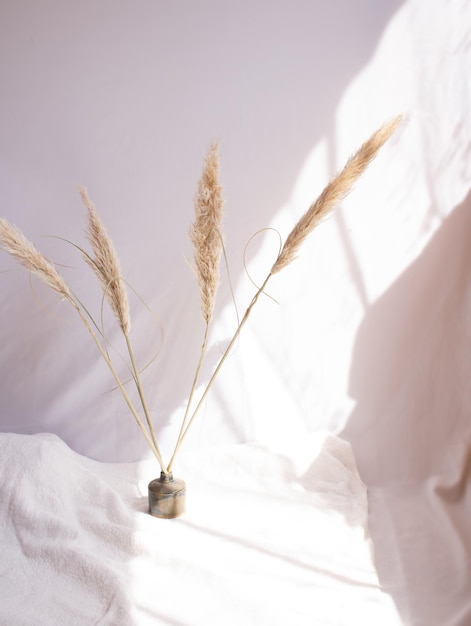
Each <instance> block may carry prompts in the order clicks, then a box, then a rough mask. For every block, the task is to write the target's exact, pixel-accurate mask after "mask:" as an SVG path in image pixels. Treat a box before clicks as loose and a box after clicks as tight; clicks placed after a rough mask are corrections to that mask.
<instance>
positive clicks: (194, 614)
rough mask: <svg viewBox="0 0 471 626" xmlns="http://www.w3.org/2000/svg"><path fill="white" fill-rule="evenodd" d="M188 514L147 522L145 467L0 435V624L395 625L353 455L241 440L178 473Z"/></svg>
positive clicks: (41, 439)
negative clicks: (291, 450) (286, 450)
mask: <svg viewBox="0 0 471 626" xmlns="http://www.w3.org/2000/svg"><path fill="white" fill-rule="evenodd" d="M180 469H181V471H182V472H183V473H184V478H185V479H186V483H187V512H186V513H185V514H184V515H183V516H182V517H180V518H178V519H174V520H161V519H157V518H154V517H152V516H150V515H149V513H148V512H147V510H148V502H147V484H148V482H149V481H150V480H151V479H153V478H154V477H155V473H156V464H155V463H154V462H153V461H145V462H140V463H139V462H138V463H129V464H125V463H123V464H113V463H109V464H107V463H100V462H97V461H92V460H90V459H87V458H85V457H83V456H80V455H79V454H77V453H75V452H73V451H72V450H70V448H68V447H67V446H66V444H65V443H64V442H62V441H61V440H60V439H59V438H58V437H57V436H55V435H45V434H43V435H13V434H11V435H8V434H3V435H1V437H0V473H1V475H2V481H1V489H0V523H1V528H2V533H1V538H0V548H1V553H2V559H1V564H0V585H1V589H2V599H1V602H0V623H2V624H15V626H30V625H31V624H35V626H52V625H55V624H68V625H70V626H75V625H76V626H81V625H83V624H102V625H103V626H106V625H109V626H118V625H120V626H121V625H122V626H127V625H129V626H141V625H143V626H144V625H151V624H191V625H192V626H197V625H201V626H203V625H208V624H225V625H228V626H229V625H234V626H235V625H240V624H254V625H255V624H258V625H266V626H275V625H277V624H279V625H280V626H285V625H286V624H297V625H298V624H299V625H301V624H303V625H304V624H305V625H306V626H308V625H309V626H310V625H312V624H325V625H330V624H332V626H333V625H337V624H351V625H355V624H358V626H360V625H361V626H367V625H369V624H371V626H376V625H377V624H382V625H384V626H395V625H397V624H400V621H398V617H397V612H396V609H395V607H394V604H393V602H392V600H391V598H390V597H389V596H388V594H386V593H384V592H383V591H381V589H380V587H379V584H378V579H377V575H376V571H375V567H374V562H373V553H372V544H371V540H370V537H369V531H368V510H367V498H366V489H365V486H364V484H363V483H362V481H361V479H360V477H359V475H358V471H357V469H356V465H355V461H354V458H353V454H352V452H351V448H350V446H349V445H348V444H347V443H345V442H343V441H341V440H340V439H338V438H336V437H334V436H332V435H329V434H326V433H319V434H317V435H316V436H314V437H312V436H311V437H309V438H306V440H305V441H304V442H298V445H297V455H296V457H295V458H292V459H290V458H289V457H284V458H283V457H280V456H277V455H273V454H269V453H267V451H265V450H263V449H262V448H260V447H257V446H250V445H248V444H242V445H239V446H227V447H225V448H222V449H215V450H213V451H206V453H204V454H195V455H193V456H192V457H191V459H188V460H187V463H186V466H185V465H182V466H181V468H180Z"/></svg>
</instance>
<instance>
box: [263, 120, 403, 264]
mask: <svg viewBox="0 0 471 626" xmlns="http://www.w3.org/2000/svg"><path fill="white" fill-rule="evenodd" d="M401 119H402V118H401V117H400V116H399V117H396V118H395V119H393V120H392V121H391V122H388V123H386V124H384V125H383V126H382V127H381V128H380V129H379V130H377V131H376V132H375V133H373V135H372V136H371V137H370V138H369V139H368V140H367V141H366V142H365V143H364V144H363V145H362V146H361V148H360V149H359V150H358V151H357V152H356V153H355V154H354V155H353V156H352V157H351V158H350V159H349V160H348V161H347V164H346V165H345V167H344V168H343V170H342V171H341V172H340V174H337V176H335V177H334V178H333V179H332V180H331V181H330V182H329V183H328V185H327V186H326V187H325V188H324V190H323V191H322V193H321V195H320V196H319V197H318V198H317V200H316V201H315V202H313V204H311V206H310V207H309V209H308V210H307V211H306V213H305V214H304V215H303V216H302V217H301V219H300V220H299V221H298V223H297V224H296V225H295V227H294V228H293V230H292V231H291V232H290V234H289V235H288V237H287V239H286V241H285V243H284V246H283V248H282V250H281V252H280V255H279V256H278V259H277V260H276V261H275V263H274V264H273V267H272V268H271V274H276V272H279V271H280V270H281V269H283V268H284V267H286V265H288V264H289V263H291V261H293V260H294V258H295V256H296V253H297V251H298V249H299V247H300V245H301V244H302V243H303V241H304V240H305V239H306V237H307V236H308V235H309V234H310V233H311V232H312V231H313V230H314V228H315V227H316V226H317V225H318V224H319V223H320V222H321V221H322V220H323V218H324V217H326V216H327V215H328V214H329V213H330V212H331V211H332V210H333V209H334V208H335V207H336V206H337V205H338V204H339V202H341V201H342V200H343V199H344V198H345V196H346V195H347V194H348V193H349V191H350V190H351V188H352V186H353V184H354V183H355V181H356V180H358V178H359V177H360V176H361V175H362V174H363V172H364V171H365V169H366V167H367V166H368V165H369V163H370V162H371V161H372V160H373V158H374V157H375V156H376V154H377V152H378V150H379V149H380V148H381V146H383V145H384V144H385V143H386V141H387V140H388V139H389V137H391V135H392V134H393V133H394V131H395V130H396V128H397V127H398V125H399V123H400V121H401Z"/></svg>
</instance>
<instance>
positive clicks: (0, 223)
mask: <svg viewBox="0 0 471 626" xmlns="http://www.w3.org/2000/svg"><path fill="white" fill-rule="evenodd" d="M0 245H1V246H2V248H3V249H4V250H5V252H8V253H9V254H11V255H12V256H13V257H15V258H16V259H17V260H18V261H19V262H20V263H21V264H22V265H23V266H24V267H25V268H26V269H27V270H29V271H30V272H33V273H34V274H36V275H37V276H39V278H41V279H42V280H43V281H44V282H45V283H47V284H48V285H49V287H52V289H54V291H57V292H58V293H60V294H61V295H62V296H64V297H65V298H67V299H70V297H71V295H70V291H69V288H68V286H67V284H66V283H65V281H64V279H63V278H62V276H61V275H60V274H59V272H58V271H57V270H56V268H55V267H54V265H53V264H52V263H51V262H50V261H48V260H47V259H46V257H45V256H43V255H42V254H41V253H40V252H38V250H36V248H35V247H34V245H33V244H32V243H31V242H30V241H29V240H28V239H27V238H26V237H25V236H24V235H23V233H22V232H21V230H19V228H17V227H16V226H13V224H10V223H9V222H8V221H7V220H5V219H3V218H1V219H0Z"/></svg>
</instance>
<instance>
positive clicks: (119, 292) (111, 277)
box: [79, 187, 131, 335]
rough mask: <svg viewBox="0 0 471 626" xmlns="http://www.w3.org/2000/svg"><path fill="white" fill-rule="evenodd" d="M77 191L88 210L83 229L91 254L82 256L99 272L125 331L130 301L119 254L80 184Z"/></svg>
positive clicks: (96, 272)
mask: <svg viewBox="0 0 471 626" xmlns="http://www.w3.org/2000/svg"><path fill="white" fill-rule="evenodd" d="M79 191H80V195H81V196H82V200H83V203H84V205H85V207H86V209H87V211H88V224H87V231H86V232H87V238H88V240H89V242H90V244H91V246H92V250H93V254H94V257H93V258H91V257H89V256H87V255H84V259H85V261H86V262H87V263H88V265H90V267H91V268H92V269H93V271H94V272H95V274H96V275H97V276H98V279H99V281H100V283H101V285H102V287H103V290H104V293H105V296H106V299H107V300H108V303H109V305H110V307H111V309H112V311H113V312H114V314H115V315H116V318H117V320H118V322H119V324H120V326H121V328H122V330H123V332H124V334H125V335H128V334H129V331H130V329H131V320H130V314H129V303H128V296H127V291H126V287H125V284H124V281H123V279H122V277H121V269H120V265H119V261H118V256H117V254H116V252H115V249H114V246H113V242H112V241H111V239H110V237H109V235H108V233H107V232H106V229H105V227H104V225H103V222H102V221H101V219H100V217H99V215H98V213H97V211H96V209H95V207H94V206H93V204H92V203H91V201H90V198H89V197H88V193H87V190H86V189H85V188H84V187H80V188H79Z"/></svg>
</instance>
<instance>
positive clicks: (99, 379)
mask: <svg viewBox="0 0 471 626" xmlns="http://www.w3.org/2000/svg"><path fill="white" fill-rule="evenodd" d="M470 28H471V7H470V5H469V2H467V1H466V0H451V1H449V2H446V1H445V0H408V1H405V2H399V1H389V0H387V1H383V2H381V3H379V2H372V1H368V0H352V1H351V2H342V1H340V0H336V1H333V2H329V3H323V2H307V1H301V0H298V1H297V2H295V3H292V2H268V1H267V2H262V1H259V2H255V3H248V2H247V3H238V4H234V3H230V2H212V1H204V2H198V3H191V2H183V3H182V2H179V3H164V2H147V1H140V2H138V3H125V2H111V1H102V2H100V3H93V2H88V1H85V2H81V3H71V2H65V3H64V2H58V1H57V0H42V1H41V2H37V3H36V2H28V1H22V0H20V1H15V2H13V0H11V1H4V2H2V3H1V6H0V31H1V32H0V51H1V54H0V79H1V82H0V84H1V85H2V88H1V89H2V115H1V119H0V183H1V187H2V201H1V204H2V209H1V213H2V215H3V216H5V217H7V218H9V219H10V220H12V221H14V222H15V223H16V224H17V225H18V226H20V227H21V228H22V229H23V230H24V231H25V233H26V234H27V235H28V236H29V237H30V238H31V239H33V240H34V241H35V242H36V244H37V245H38V247H39V248H40V249H41V250H42V251H43V252H44V253H45V254H47V255H49V256H50V257H52V258H54V259H55V260H57V261H58V262H59V263H61V264H62V265H63V266H64V268H63V272H64V274H65V275H66V276H67V278H68V279H69V280H70V281H71V283H72V284H73V287H74V289H75V290H76V291H77V292H78V293H79V294H80V295H81V297H82V298H83V299H85V300H86V301H87V304H88V305H89V306H90V307H91V308H92V309H93V310H94V311H95V313H97V314H98V315H99V309H100V300H99V293H98V291H97V289H96V287H95V285H94V279H93V277H91V276H90V275H89V273H87V271H86V270H85V269H84V268H83V266H82V265H81V261H80V258H79V255H77V253H76V252H75V251H74V250H73V249H72V248H70V246H68V245H67V244H65V243H64V242H62V241H58V240H55V239H48V238H45V237H44V236H45V235H59V236H62V237H65V238H67V239H71V240H73V241H75V242H77V243H80V244H83V242H84V238H83V233H82V230H83V217H82V214H83V211H82V208H81V205H80V199H79V197H78V194H77V192H76V188H77V185H78V184H80V183H81V184H84V185H85V186H87V188H88V190H89V192H90V194H91V196H92V199H93V200H94V202H95V204H96V206H97V209H98V210H99V212H100V214H101V216H102V217H103V220H104V221H105V223H106V224H107V226H108V229H109V231H110V234H111V235H112V237H113V240H114V242H115V245H116V248H117V250H118V252H119V256H120V259H121V263H122V266H123V271H124V273H125V275H126V277H127V279H128V280H129V282H130V284H131V285H132V286H133V287H134V288H135V289H136V290H137V291H138V292H139V294H141V295H142V297H143V298H144V299H145V301H146V303H147V304H148V305H149V306H150V307H151V308H152V310H153V311H154V312H155V314H156V316H157V317H158V320H159V323H158V324H157V323H156V321H155V319H154V318H153V317H152V316H151V315H149V314H148V312H147V311H146V309H145V308H144V307H142V306H141V304H140V302H139V300H138V299H137V298H134V299H133V301H132V307H133V336H132V338H133V341H134V344H135V348H136V352H137V354H138V355H139V357H140V359H142V361H141V362H143V363H145V362H146V361H147V360H148V359H149V358H150V357H151V356H152V355H154V353H155V352H156V351H159V357H158V360H157V361H156V362H155V365H154V366H153V367H152V368H149V370H147V371H146V375H145V383H146V386H147V389H148V394H149V402H150V405H151V408H152V412H153V416H154V418H155V423H156V425H157V430H158V432H159V435H160V437H161V440H162V442H163V449H164V452H165V454H168V453H169V452H170V451H171V444H172V443H173V441H174V439H175V434H176V429H177V425H178V421H179V419H180V418H181V416H182V413H183V409H184V401H185V397H186V395H187V393H188V390H189V387H190V384H191V380H192V376H193V371H194V367H195V361H196V358H197V354H198V350H199V346H200V343H201V339H202V330H203V329H202V322H201V320H200V316H199V298H198V293H197V288H196V285H195V280H194V277H193V276H192V274H191V271H190V270H189V269H188V263H187V259H188V258H189V257H191V248H190V244H189V240H188V234H187V233H188V228H189V225H190V223H191V220H192V198H193V194H194V191H195V188H196V181H197V179H198V176H199V173H200V170H201V164H202V160H203V157H204V154H205V151H206V149H207V147H208V145H209V143H210V142H211V141H212V140H213V139H214V138H219V139H220V142H221V150H222V168H223V182H224V186H225V194H226V197H227V205H226V219H225V231H226V236H225V241H226V248H227V256H228V261H229V267H230V275H231V280H232V284H233V286H234V290H235V298H236V302H237V306H238V309H239V312H241V311H243V310H244V307H245V305H246V304H247V303H248V302H249V301H250V299H251V297H252V295H253V287H252V285H251V283H250V280H249V279H248V277H247V276H246V274H245V271H244V262H243V253H244V248H245V246H246V244H247V242H248V240H249V238H250V237H251V236H252V234H253V233H255V232H256V231H257V230H259V229H261V228H264V227H266V226H271V227H274V228H277V229H278V230H279V231H280V233H281V234H282V236H285V235H286V234H287V232H288V231H289V230H290V228H291V227H292V225H293V224H294V222H295V221H296V219H297V218H298V217H299V216H300V215H301V213H302V212H303V211H304V210H305V208H306V207H307V205H308V204H309V202H310V201H311V200H312V199H313V198H314V197H315V195H316V194H317V193H318V192H319V191H320V190H321V189H322V186H323V185H324V184H325V182H327V180H328V178H329V176H330V175H331V174H333V173H334V171H336V170H337V169H338V168H339V167H341V166H342V165H343V163H344V161H345V159H346V158H347V157H348V156H349V154H350V153H351V152H352V151H353V150H354V149H356V148H357V147H358V146H359V144H360V143H361V142H362V141H363V140H364V139H365V138H366V137H367V136H368V135H369V134H370V133H371V132H372V131H373V130H374V129H375V128H376V127H378V126H379V125H380V124H381V123H382V122H383V121H384V120H386V119H389V118H390V117H392V116H394V115H396V114H398V113H404V114H405V121H404V124H403V126H402V127H401V129H400V131H399V132H398V134H397V136H396V137H395V138H394V139H393V140H392V141H391V142H390V143H389V144H388V145H387V146H386V148H385V149H384V150H383V151H382V152H381V154H380V156H379V157H378V159H377V161H376V162H375V163H374V164H373V166H372V167H371V168H370V169H369V170H368V172H367V174H366V175H365V176H364V178H363V179H362V181H361V182H360V183H359V184H358V185H357V186H356V188H355V190H354V192H353V193H352V194H351V195H350V196H349V198H348V199H347V200H346V201H345V202H344V203H343V204H342V207H341V208H340V209H339V210H338V211H337V212H336V214H335V216H334V217H333V218H332V219H330V220H329V221H328V222H327V223H326V224H324V225H322V227H321V228H319V229H318V230H317V231H316V233H315V234H314V235H313V236H312V238H311V239H310V241H309V242H308V243H307V244H306V245H305V246H304V247H303V249H302V253H301V254H300V257H299V259H298V260H297V261H296V262H295V263H294V264H293V265H292V266H290V267H289V268H287V269H286V270H285V271H284V272H283V274H280V275H279V276H277V277H276V279H274V280H273V281H272V282H271V283H270V287H269V293H270V295H272V296H273V297H274V298H275V299H276V300H277V301H278V303H279V304H278V305H277V304H275V303H274V302H272V301H271V300H268V299H265V300H263V301H261V302H260V304H259V305H258V308H257V310H256V311H255V312H254V315H253V317H252V319H251V320H250V323H249V326H248V327H247V328H246V329H245V332H244V333H243V336H242V338H241V340H240V342H239V343H238V345H237V348H236V350H235V352H234V354H233V356H232V357H231V358H230V360H229V362H228V363H227V364H226V366H225V369H224V370H223V371H222V372H221V377H220V379H219V381H218V383H217V385H216V386H215V387H214V389H213V392H212V394H211V396H210V398H209V400H208V402H207V403H206V405H205V409H204V412H203V414H202V415H201V416H200V417H201V419H200V421H199V422H198V423H197V425H196V426H195V429H194V431H193V433H192V437H191V440H189V441H187V444H186V445H187V450H191V449H192V448H197V449H198V448H202V447H203V448H204V447H206V446H219V445H225V444H232V443H237V442H245V441H251V442H258V443H262V444H263V445H264V446H266V447H267V449H270V450H273V451H276V452H280V451H283V448H284V446H285V442H286V439H287V438H288V439H289V437H290V436H292V437H293V439H296V437H298V436H299V435H300V434H302V432H303V431H304V430H306V429H307V430H308V431H311V432H314V431H316V430H317V429H320V428H322V429H329V430H331V431H333V432H335V433H339V434H341V436H342V437H344V438H346V439H348V440H349V441H350V442H351V443H352V445H353V450H354V453H355V456H356V459H357V463H358V466H359V469H360V473H361V476H362V478H363V480H365V481H366V483H367V485H368V487H369V490H370V491H369V493H370V507H371V530H372V534H373V539H374V541H375V550H376V554H377V566H378V571H379V574H380V579H381V581H382V583H383V585H384V587H385V589H387V590H388V592H389V593H391V595H392V597H393V599H394V600H395V602H396V604H397V606H398V608H399V610H400V612H401V616H402V618H403V620H404V623H407V624H409V623H410V624H432V623H436V624H467V623H469V622H470V620H471V617H470V615H469V613H468V614H467V613H466V610H468V611H469V600H468V598H467V596H468V595H469V594H468V590H469V588H470V584H471V581H470V579H469V577H468V575H467V574H466V570H467V569H468V565H469V554H470V544H471V540H470V538H469V532H468V533H466V532H465V530H462V529H464V528H465V527H466V523H465V520H466V519H467V518H466V515H468V516H469V513H470V506H469V502H468V500H467V499H466V496H467V491H466V488H465V485H466V479H467V474H466V468H467V467H468V464H467V462H466V459H467V458H468V456H467V455H468V448H469V441H470V428H469V405H470V398H469V391H468V389H469V386H468V385H467V382H468V373H469V363H470V350H469V335H470V326H469V319H470V315H469V313H470V311H469V309H470V302H469V293H470V292H469V279H468V276H469V275H470V272H469V269H470V268H469V265H470V257H469V252H468V250H469V217H468V215H469V209H470V200H469V195H468V194H469V189H470V181H471V166H470V162H471V161H470V159H469V152H470V138H471V132H470V118H469V113H468V112H469V110H470V100H471V98H470V95H471V94H470V69H471V63H470V53H469V50H470V45H469V44H470V39H471V33H470ZM277 245H278V240H277V238H276V235H273V234H266V235H264V236H263V237H259V238H257V239H256V240H255V241H254V242H252V243H251V244H250V246H249V248H248V250H247V265H248V271H249V273H250V276H251V277H252V278H253V279H254V280H255V281H256V282H259V281H260V279H261V278H262V277H263V276H264V273H265V272H266V270H267V269H268V268H269V267H270V266H271V263H272V261H273V255H274V254H275V251H276V249H277ZM0 264H1V265H0V268H1V269H2V270H5V271H4V272H3V273H2V274H0V280H1V283H2V285H1V294H2V295H1V298H2V306H1V310H0V315H1V318H2V319H1V321H2V323H1V324H0V333H1V335H0V346H1V354H2V361H1V362H2V377H1V380H0V394H1V398H2V411H1V415H0V427H1V429H2V431H4V432H8V431H13V432H17V433H35V432H53V433H56V434H57V435H59V436H60V437H61V438H62V439H63V440H64V441H65V442H66V443H67V444H68V445H70V446H71V447H72V448H73V449H74V450H76V451H77V452H79V453H81V454H85V455H87V456H90V457H91V458H93V459H96V460H101V461H113V462H120V461H127V460H136V459H139V458H143V457H145V456H147V450H146V444H145V442H144V441H143V439H142V437H141V435H140V433H139V432H138V430H137V428H136V426H135V424H134V422H133V420H132V419H131V418H130V417H129V415H128V413H127V411H126V407H125V406H124V404H123V403H122V400H121V398H120V397H119V395H118V393H116V392H115V391H112V386H113V385H112V382H111V380H110V378H109V375H108V372H107V371H106V369H105V367H104V366H103V364H102V363H101V362H100V357H99V355H98V354H96V352H95V351H94V346H93V345H92V344H91V342H89V341H88V337H87V336H86V333H85V331H84V330H83V328H82V327H81V326H80V322H79V320H78V319H75V316H74V312H73V311H71V310H68V308H67V306H66V304H64V303H60V302H59V301H58V299H57V297H56V295H55V294H51V293H49V292H48V291H47V290H46V289H45V288H43V286H42V285H40V284H39V283H38V281H36V280H33V281H32V282H31V283H30V281H29V279H28V276H27V275H26V274H25V273H24V272H23V271H22V270H18V269H17V267H16V266H15V265H14V263H12V262H11V261H10V260H8V259H7V258H6V257H5V256H3V257H1V261H0ZM235 319H236V315H235V312H234V306H233V304H232V302H231V296H230V287H229V283H228V281H227V279H226V278H225V277H223V282H222V285H221V290H220V299H219V303H218V309H217V315H216V320H215V324H214V327H213V329H212V335H211V339H212V350H211V352H210V362H211V361H212V362H214V361H215V359H216V358H217V356H218V355H219V354H220V351H221V348H222V347H223V346H224V345H225V342H226V341H227V338H228V337H229V336H230V335H231V334H232V332H233V329H234V323H235ZM110 333H111V337H112V338H113V339H117V334H116V333H115V332H114V330H112V329H111V326H110ZM210 364H211V363H209V364H208V368H207V369H206V374H207V372H208V371H209V369H210V367H209V366H210ZM182 454H185V452H184V450H183V451H182ZM460 481H461V482H460ZM450 490H451V492H450ZM450 493H451V495H450ZM443 494H445V495H443ZM447 498H448V499H447ZM453 498H455V499H456V502H455V501H454V500H453ZM450 499H451V500H450ZM450 501H451V502H454V504H453V506H452V508H453V513H452V517H450V515H451V513H450V509H449V507H448V504H449V503H450ZM450 506H451V504H450ZM437 511H438V513H437ZM443 520H445V521H443ZM432 547H433V549H432ZM451 607H453V608H451ZM432 619H435V620H438V621H435V622H434V621H431V620H432ZM466 620H468V621H466Z"/></svg>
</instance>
